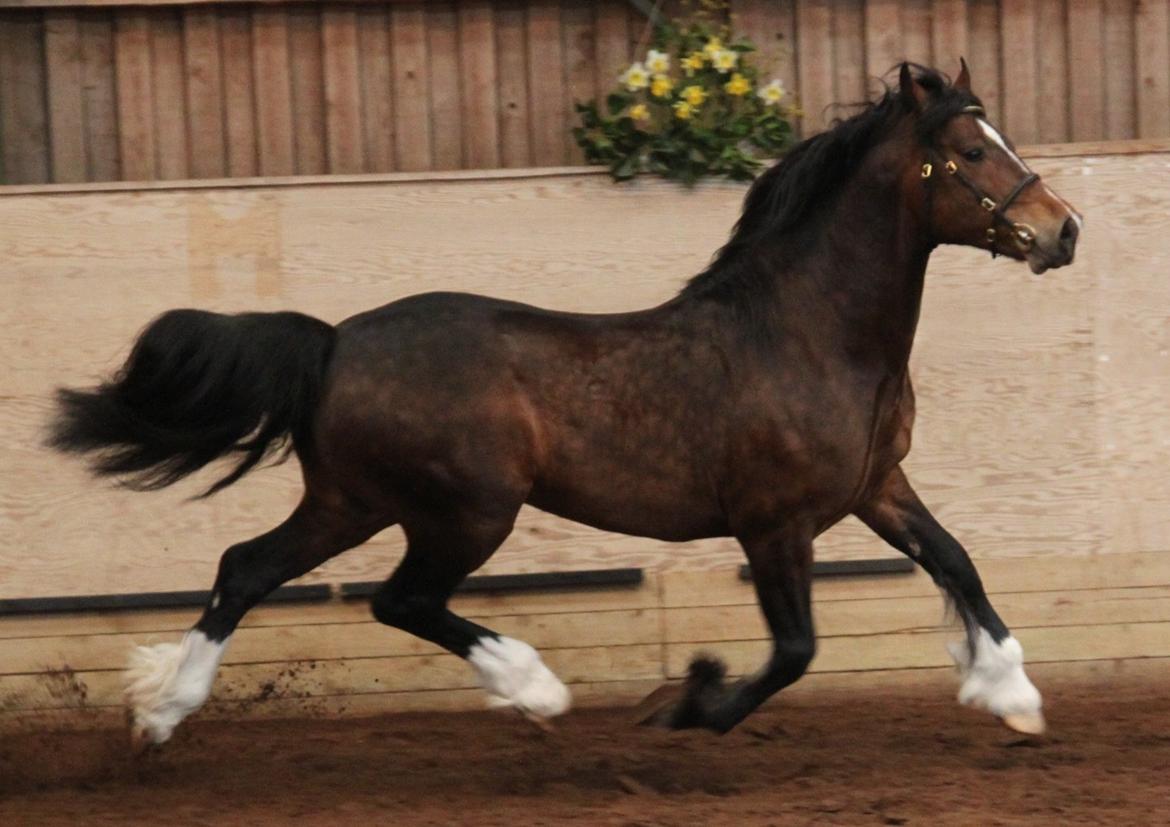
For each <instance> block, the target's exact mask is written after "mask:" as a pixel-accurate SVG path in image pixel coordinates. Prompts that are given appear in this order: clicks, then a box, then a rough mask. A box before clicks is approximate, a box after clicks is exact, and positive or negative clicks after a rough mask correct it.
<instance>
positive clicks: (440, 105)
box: [426, 3, 463, 169]
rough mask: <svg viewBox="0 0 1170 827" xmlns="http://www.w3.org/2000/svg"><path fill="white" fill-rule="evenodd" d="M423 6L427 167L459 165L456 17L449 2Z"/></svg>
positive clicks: (460, 125)
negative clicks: (428, 135)
mask: <svg viewBox="0 0 1170 827" xmlns="http://www.w3.org/2000/svg"><path fill="white" fill-rule="evenodd" d="M426 9H427V53H428V58H429V64H430V81H431V82H430V104H431V109H430V116H429V119H430V122H431V168H432V169H459V168H461V167H462V166H463V118H462V113H461V100H462V97H461V92H460V87H459V20H458V18H457V17H456V15H455V8H454V6H453V4H451V3H430V4H428V5H427V6H426Z"/></svg>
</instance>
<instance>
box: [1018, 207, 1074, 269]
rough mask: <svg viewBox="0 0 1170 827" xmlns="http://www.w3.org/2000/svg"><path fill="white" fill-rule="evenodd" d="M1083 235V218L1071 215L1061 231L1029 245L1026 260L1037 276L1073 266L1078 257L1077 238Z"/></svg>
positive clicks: (1062, 225)
mask: <svg viewBox="0 0 1170 827" xmlns="http://www.w3.org/2000/svg"><path fill="white" fill-rule="evenodd" d="M1080 234H1081V217H1080V216H1079V215H1076V214H1075V213H1074V214H1071V215H1069V216H1068V217H1067V218H1065V220H1064V222H1063V223H1062V224H1061V225H1060V227H1059V229H1058V230H1056V231H1054V232H1052V233H1050V234H1048V235H1047V237H1045V236H1044V235H1041V236H1039V237H1038V238H1036V239H1034V240H1033V241H1032V243H1031V244H1030V245H1029V247H1028V249H1027V252H1026V253H1025V258H1026V259H1027V260H1028V266H1029V267H1031V268H1032V272H1033V273H1036V274H1040V273H1043V272H1044V271H1045V270H1052V269H1055V268H1057V267H1063V266H1065V265H1066V264H1072V261H1073V257H1074V256H1075V255H1076V250H1077V238H1078V237H1079V236H1080Z"/></svg>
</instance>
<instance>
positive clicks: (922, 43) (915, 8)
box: [901, 0, 954, 72]
mask: <svg viewBox="0 0 1170 827" xmlns="http://www.w3.org/2000/svg"><path fill="white" fill-rule="evenodd" d="M930 2H931V0H902V4H901V5H902V45H903V46H904V47H905V49H906V58H907V59H908V60H912V61H914V62H915V63H922V64H924V65H926V66H933V65H934V64H935V59H934V51H933V50H932V48H931V27H930V12H931V9H930ZM941 68H942V69H943V71H949V72H953V71H954V70H953V69H950V70H948V69H946V67H941Z"/></svg>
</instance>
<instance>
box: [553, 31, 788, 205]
mask: <svg viewBox="0 0 1170 827" xmlns="http://www.w3.org/2000/svg"><path fill="white" fill-rule="evenodd" d="M754 51H755V49H754V47H753V46H752V44H751V43H750V42H748V41H747V40H744V39H741V38H737V39H732V38H731V36H730V32H729V31H728V30H727V28H726V27H724V26H718V25H715V24H713V23H711V22H710V20H709V19H707V18H706V17H704V16H700V17H697V18H694V19H691V20H688V21H685V22H681V23H680V22H669V23H666V24H665V25H662V26H660V27H658V28H657V29H656V31H655V32H654V38H653V46H652V48H651V49H650V50H649V51H648V52H647V54H646V55H645V56H643V58H642V59H641V60H639V61H638V62H636V63H634V64H632V65H631V66H630V67H629V68H628V69H627V70H626V71H625V72H624V73H623V74H622V76H621V78H620V79H619V86H618V88H617V89H615V90H614V91H613V92H611V93H610V94H609V95H607V96H606V98H605V101H604V106H601V105H600V104H599V103H598V102H591V103H578V104H577V106H576V110H577V113H578V115H579V116H580V120H581V125H580V126H578V127H576V128H574V129H573V137H574V139H576V141H577V144H578V145H579V146H580V147H581V148H582V150H584V152H585V159H586V160H587V161H588V162H589V163H591V164H604V165H606V166H607V167H609V171H610V174H611V175H612V176H613V177H614V179H615V180H618V181H625V180H628V179H630V178H633V177H634V176H635V175H637V174H638V173H640V172H651V173H654V174H657V175H661V176H663V177H665V178H670V179H673V180H677V181H681V182H683V183H685V184H688V185H690V184H693V183H694V182H695V181H697V180H698V179H699V178H701V177H703V176H707V175H712V176H722V177H726V178H731V179H734V180H748V179H751V178H752V177H753V176H754V175H755V173H756V171H757V170H758V169H759V168H760V166H762V161H761V160H760V158H761V157H764V158H774V157H776V156H777V155H779V154H780V153H781V152H783V151H784V150H785V149H786V148H787V147H788V146H789V145H790V144H791V143H792V141H793V129H792V123H791V121H790V118H791V117H792V116H793V115H794V113H795V112H796V110H795V109H794V108H793V107H792V106H791V105H790V101H789V99H788V94H787V93H786V92H785V91H784V89H783V87H782V86H781V85H780V83H779V81H772V82H771V83H764V84H761V82H760V72H759V69H758V68H757V67H756V66H755V65H754V64H753V63H752V55H753V52H754Z"/></svg>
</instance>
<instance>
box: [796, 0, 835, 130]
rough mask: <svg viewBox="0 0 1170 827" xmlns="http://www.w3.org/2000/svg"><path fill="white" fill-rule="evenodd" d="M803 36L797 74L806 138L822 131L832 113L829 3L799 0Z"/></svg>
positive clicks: (798, 17)
mask: <svg viewBox="0 0 1170 827" xmlns="http://www.w3.org/2000/svg"><path fill="white" fill-rule="evenodd" d="M796 27H797V29H798V31H799V32H800V50H799V54H798V55H797V58H798V63H797V74H798V75H799V76H800V93H799V94H800V108H801V110H802V111H803V113H804V114H803V116H802V119H801V128H802V130H803V134H804V135H806V136H807V135H812V134H814V133H817V132H820V131H822V130H823V129H824V128H825V127H826V125H827V124H828V122H829V120H830V119H831V118H832V116H833V113H832V112H831V111H830V109H829V107H830V106H832V104H833V103H834V100H833V42H832V28H833V11H832V7H831V6H830V4H829V0H797V4H796Z"/></svg>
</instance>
